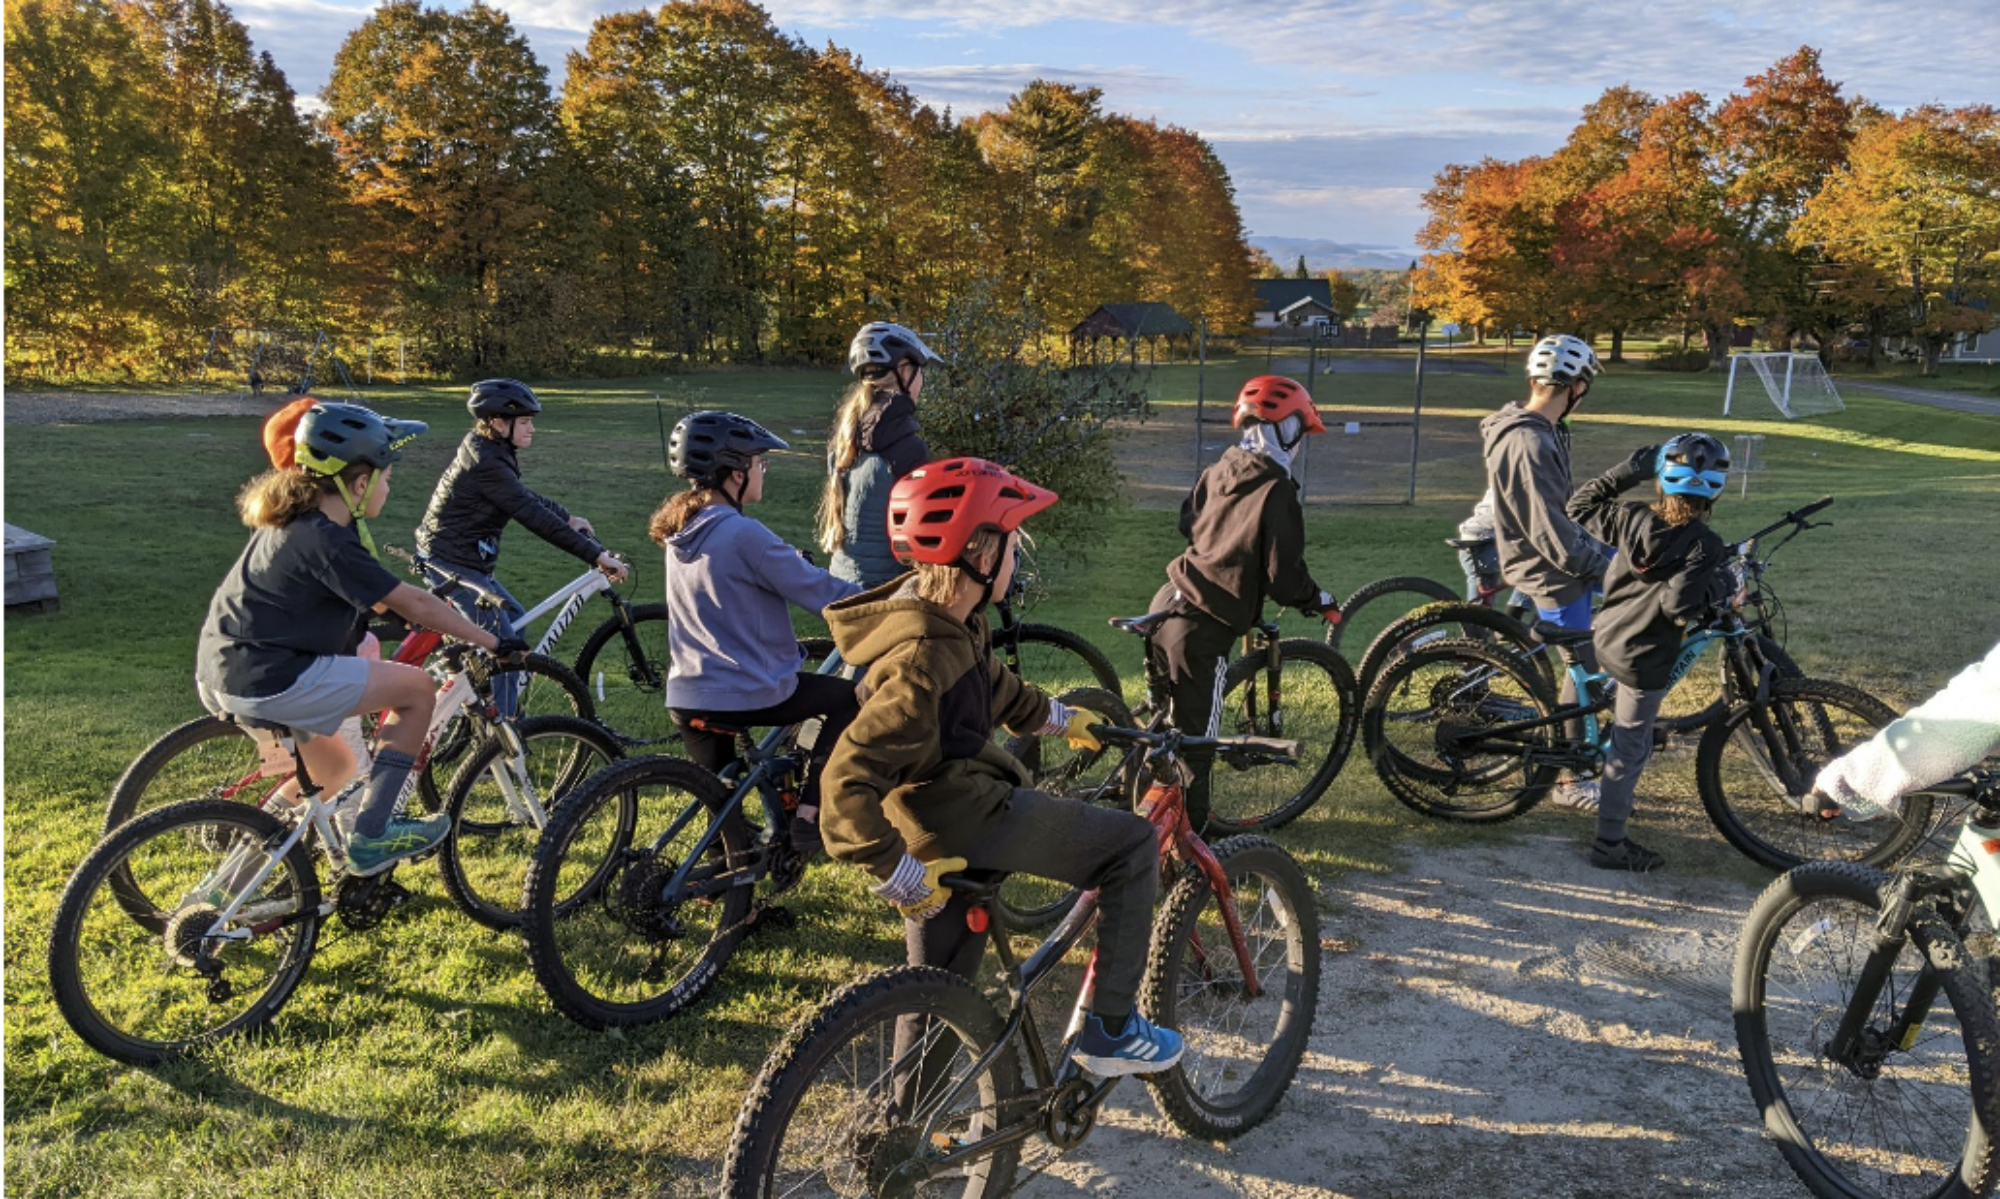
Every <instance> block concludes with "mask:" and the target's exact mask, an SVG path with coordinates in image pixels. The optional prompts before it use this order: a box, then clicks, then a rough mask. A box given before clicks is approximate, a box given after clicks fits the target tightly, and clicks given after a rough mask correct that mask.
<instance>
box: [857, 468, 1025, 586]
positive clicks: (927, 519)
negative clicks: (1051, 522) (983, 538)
mask: <svg viewBox="0 0 2000 1199" xmlns="http://www.w3.org/2000/svg"><path fill="white" fill-rule="evenodd" d="M1055 502H1056V493H1055V492H1053V491H1050V490H1049V489H1048V488H1046V487H1037V486H1035V485H1034V484H1033V483H1030V482H1028V481H1027V480H1026V479H1023V478H1022V477H1020V476H1019V475H1017V474H1015V473H1014V472H1012V471H1010V470H1008V469H1007V468H1006V467H1004V466H1000V465H997V464H996V463H992V462H988V461H986V460H985V459H984V458H947V459H945V460H944V461H943V462H932V463H930V464H929V465H926V466H920V467H918V468H917V469H915V470H913V471H911V472H910V473H909V474H907V475H904V476H903V477H902V478H901V479H898V480H897V481H896V486H895V487H893V488H891V489H890V491H889V548H890V549H891V550H892V551H894V553H895V555H896V561H898V562H901V563H902V564H904V565H905V566H908V565H910V564H912V563H916V562H931V563H935V564H937V565H940V566H957V567H959V568H960V569H963V570H968V571H971V572H972V573H973V575H974V577H977V576H978V572H977V571H976V570H974V569H973V568H972V567H971V566H969V565H968V564H967V563H966V562H965V561H964V560H963V559H964V556H965V544H966V542H968V541H970V540H972V535H973V534H974V533H976V532H978V531H979V530H980V529H983V528H988V527H991V528H996V529H999V530H1000V531H1001V532H1003V533H1011V532H1013V531H1014V530H1015V529H1018V528H1020V527H1021V522H1022V521H1025V520H1027V519H1028V518H1029V517H1030V516H1033V515H1034V514H1035V513H1037V512H1040V511H1041V510H1042V509H1044V508H1046V507H1048V506H1049V505H1051V504H1053V503H1055ZM989 581H990V580H989Z"/></svg>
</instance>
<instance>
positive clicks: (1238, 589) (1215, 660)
mask: <svg viewBox="0 0 2000 1199" xmlns="http://www.w3.org/2000/svg"><path fill="white" fill-rule="evenodd" d="M1230 423H1231V424H1233V425H1235V426H1236V427H1237V428H1239V429H1242V430H1243V431H1244V432H1243V442H1242V444H1241V445H1238V446H1233V447H1231V448H1230V449H1228V450H1225V451H1224V452H1223V455H1222V457H1220V458H1218V459H1216V460H1215V462H1214V464H1213V465H1211V466H1209V467H1208V469H1206V470H1204V471H1202V472H1201V478H1199V479H1197V480H1195V485H1194V490H1193V491H1191V492H1189V493H1188V497H1187V499H1186V500H1185V501H1183V502H1182V503H1181V536H1183V537H1185V538H1187V542H1188V548H1187V550H1186V552H1184V553H1182V554H1181V556H1180V557H1178V558H1175V559H1174V560H1173V561H1172V562H1169V563H1168V564H1167V585H1166V586H1165V587H1162V588H1160V590H1159V593H1158V594H1156V595H1154V596H1153V605H1152V607H1151V608H1150V609H1148V611H1152V612H1172V613H1174V615H1175V616H1177V617H1179V618H1180V619H1177V620H1169V621H1167V622H1165V623H1164V624H1162V625H1161V626H1160V631H1159V632H1158V633H1156V634H1154V636H1153V639H1152V641H1151V642H1150V643H1149V652H1150V653H1151V655H1152V657H1153V663H1152V665H1153V668H1154V669H1155V670H1157V671H1159V672H1160V673H1161V674H1162V675H1164V676H1165V678H1166V680H1167V686H1168V693H1169V697H1170V702H1171V705H1172V706H1171V709H1170V712H1169V715H1171V716H1172V718H1173V722H1174V727H1175V728H1177V729H1179V730H1180V731H1181V732H1183V733H1187V734H1189V735H1191V736H1196V737H1201V736H1208V737H1213V736H1215V735H1216V717H1217V716H1218V715H1219V709H1220V708H1221V706H1222V676H1223V673H1224V671H1226V670H1227V669H1228V666H1229V647H1230V646H1231V645H1233V644H1234V643H1235V641H1236V639H1237V638H1238V637H1241V636H1242V635H1243V634H1245V633H1247V632H1249V631H1250V629H1251V627H1252V626H1253V625H1255V624H1256V623H1257V622H1258V621H1259V620H1261V619H1263V615H1264V601H1265V600H1266V599H1273V600H1276V601H1277V602H1278V603H1280V604H1282V605H1283V606H1285V607H1287V608H1298V609H1300V610H1301V611H1303V612H1305V613H1307V614H1308V615H1312V616H1326V617H1328V618H1329V619H1338V618H1339V617H1338V613H1339V606H1338V605H1337V604H1335V603H1334V599H1333V597H1332V596H1331V595H1328V594H1327V593H1326V592H1325V591H1322V590H1321V589H1320V585H1319V584H1318V583H1316V582H1314V581H1313V577H1312V572H1311V571H1310V570H1308V569H1307V568H1306V514H1305V506H1304V505H1303V504H1301V503H1300V502H1299V489H1298V484H1297V483H1295V482H1293V480H1292V473H1291V464H1292V452H1293V451H1294V450H1296V449H1297V448H1298V445H1299V442H1301V441H1303V440H1305V437H1306V435H1307V434H1308V433H1324V432H1326V425H1324V424H1323V423H1321V421H1320V419H1319V410H1318V409H1316V408H1314V407H1313V402H1312V396H1311V395H1309V394H1307V392H1306V389H1305V388H1303V387H1301V386H1299V385H1298V383H1296V382H1294V381H1293V380H1291V379H1287V378H1285V377H1284V376H1282V375H1259V376H1257V377H1256V378H1254V379H1252V380H1250V381H1249V382H1248V383H1245V384H1244V385H1243V390H1242V391H1241V392H1239V393H1238V394H1237V396H1236V412H1235V415H1234V416H1233V417H1232V418H1231V421H1230ZM1184 760H1185V761H1186V763H1187V766H1188V770H1189V773H1190V775H1191V777H1190V778H1189V780H1188V787H1187V809H1188V820H1189V821H1191V822H1192V823H1193V824H1194V827H1195V829H1196V830H1197V831H1199V830H1200V829H1201V828H1202V827H1203V826H1204V825H1206V824H1207V823H1208V810H1209V803H1208V776H1209V772H1210V768H1211V767H1212V766H1213V765H1214V754H1213V753H1212V752H1208V753H1204V752H1197V751H1192V750H1190V751H1188V752H1187V753H1186V754H1185V755H1184Z"/></svg>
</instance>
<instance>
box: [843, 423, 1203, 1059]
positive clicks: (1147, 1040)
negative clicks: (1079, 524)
mask: <svg viewBox="0 0 2000 1199" xmlns="http://www.w3.org/2000/svg"><path fill="white" fill-rule="evenodd" d="M1055 502H1056V495H1055V493H1054V492H1052V491H1047V490H1044V489H1043V488H1040V487H1037V486H1035V485H1034V484H1032V483H1030V482H1028V481H1027V480H1025V479H1021V478H1018V477H1016V476H1015V475H1013V474H1011V473H1010V472H1008V471H1007V470H1005V469H1004V468H1002V467H999V466H996V465H994V464H993V463H991V462H986V461H983V460H981V459H977V458H953V459H949V460H946V461H943V462H935V463H931V464H929V465H927V466H922V467H919V468H918V469H916V470H915V471H912V472H911V473H910V474H909V475H907V476H905V477H904V478H903V479H902V480H901V481H900V482H898V483H897V484H896V486H895V488H894V489H893V491H892V492H891V494H890V499H889V512H888V516H889V533H890V539H891V543H892V545H893V546H894V547H895V552H896V556H897V558H898V559H900V560H901V561H903V562H905V563H907V564H909V565H910V566H911V568H912V569H911V570H910V571H909V573H907V574H904V575H902V576H900V577H898V578H896V579H894V580H892V581H890V582H889V583H886V584H884V585H883V586H881V587H877V588H875V589H873V590H871V591H865V592H863V593H861V594H860V595H857V596H854V597H853V598H851V599H846V600H842V601H841V602H839V603H837V604H834V605H833V606H832V607H830V608H828V609H827V623H828V624H829V625H830V626H831V627H832V630H833V639H834V644H835V645H836V646H838V647H839V649H840V652H841V654H842V656H844V657H846V658H848V659H849V660H850V661H854V662H859V663H865V664H866V674H865V676H864V690H865V694H866V696H867V698H866V699H864V700H863V701H862V704H861V712H860V714H859V715H858V716H856V717H855V719H854V722H853V723H852V724H850V725H849V726H848V728H847V731H846V732H845V733H844V734H843V735H842V736H841V738H840V743H839V744H838V745H837V746H835V748H834V751H833V758H832V760H831V761H829V762H828V763H827V768H826V775H825V779H824V782H823V790H824V794H825V810H824V811H823V812H822V814H821V819H820V823H821V832H822V833H823V835H824V836H825V839H826V848H827V852H828V853H830V854H831V855H832V856H833V857H835V858H837V859H839V860H841V861H846V862H854V863H856V864H858V865H861V866H863V867H865V868H866V869H867V870H868V871H869V872H870V873H872V874H873V875H874V876H875V877H876V879H877V880H878V882H877V884H876V886H875V888H874V890H875V893H876V894H878V895H880V896H882V897H883V898H884V899H887V900H888V901H889V902H890V903H892V904H894V905H895V906H896V908H897V910H898V911H900V912H901V913H902V914H903V917H904V921H905V923H904V933H903V935H904V942H905V945H906V947H907V950H908V953H909V960H910V963H911V964H912V965H933V966H942V967H944V968H946V969H949V970H951V971H953V972H954V973H956V974H958V975H960V976H962V977H965V978H971V977H973V975H974V972H975V970H976V969H977V967H978V964H979V959H980V957H981V955H982V953H983V952H984V949H985V939H984V935H983V934H982V933H974V932H972V931H971V930H970V929H969V928H968V925H967V921H966V908H967V905H966V904H965V903H964V902H963V901H962V900H956V899H954V898H953V896H952V895H951V893H950V891H949V889H948V888H946V887H944V886H943V885H942V883H941V882H940V881H939V880H940V879H941V878H942V876H944V875H946V874H949V873H952V872H954V871H958V870H964V869H966V868H967V867H968V864H969V865H970V866H971V867H972V868H975V869H979V870H998V871H1012V872H1019V873H1024V874H1031V875H1034V876H1036V877H1038V878H1050V879H1055V880H1057V881H1060V882H1063V883H1067V884H1068V885H1070V886H1073V887H1096V888H1099V890H1100V894H1101V897H1102V901H1101V906H1100V913H1101V914H1100V917H1099V919H1100V921H1101V923H1100V924H1099V925H1098V930H1097V944H1098V961H1097V990H1096V996H1095V999H1094V1000H1093V1002H1092V1010H1091V1014H1090V1015H1089V1016H1088V1017H1087V1018H1086V1019H1085V1020H1084V1027H1083V1032H1082V1035H1081V1038H1080V1040H1079V1042H1078V1044H1077V1050H1076V1060H1077V1062H1078V1064H1079V1065H1081V1066H1082V1067H1083V1068H1085V1069H1087V1070H1090V1071H1092V1072H1093V1073H1096V1074H1098V1075H1099V1076H1111V1075H1124V1074H1150V1073H1154V1072H1157V1071H1160V1070H1165V1069H1168V1068H1170V1067H1172V1066H1173V1064H1174V1063H1175V1062H1176V1061H1178V1060H1179V1058H1180V1054H1181V1039H1180V1037H1179V1036H1178V1035H1177V1034H1175V1033H1174V1032H1172V1031H1171V1030H1168V1029H1164V1028H1156V1027H1154V1026H1153V1025H1152V1024H1151V1023H1149V1022H1148V1021H1147V1020H1146V1018H1145V1017H1144V1016H1142V1015H1140V1014H1139V1013H1138V1011H1137V1010H1136V1000H1137V996H1138V990H1139V981H1140V977H1141V975H1142V974H1143V972H1144V970H1145V965H1146V946H1147V942H1148V939H1149V936H1150V927H1151V922H1152V905H1153V893H1154V890H1155V888H1156V887H1157V885H1158V874H1159V850H1158V847H1157V843H1156V841H1155V839H1154V835H1153V828H1152V825H1150V824H1149V823H1147V821H1146V820H1145V819H1144V818H1143V817H1140V816H1136V815H1133V814H1132V813H1130V812H1119V811H1114V810H1111V809H1108V808H1102V807H1096V806H1092V805H1089V804H1084V803H1079V802H1076V801H1073V800H1063V799H1057V798H1054V797H1052V796H1049V795H1045V794H1043V793H1041V792H1039V791H1035V790H1033V789H1031V788H1029V787H1028V786H1027V783H1028V774H1027V772H1026V771H1025V770H1024V769H1023V768H1022V767H1021V764H1020V763H1019V762H1017V761H1015V760H1014V759H1013V758H1012V757H1010V756H1009V755H1008V754H1007V753H1006V752H1005V751H1004V750H1002V749H1001V748H1000V747H999V746H997V745H995V744H994V743H993V726H994V724H995V723H996V722H997V723H999V724H1003V725H1005V726H1007V727H1008V728H1010V729H1012V730H1014V731H1016V732H1021V733H1040V734H1042V735H1044V736H1053V735H1058V734H1060V735H1063V736H1066V737H1067V738H1068V740H1069V742H1070V744H1071V745H1072V746H1076V747H1078V748H1089V749H1097V748H1101V747H1100V746H1099V745H1098V742H1097V739H1096V738H1095V737H1094V736H1092V735H1091V733H1090V731H1089V728H1088V726H1089V723H1090V721H1091V720H1092V719H1093V718H1092V717H1091V715H1090V714H1089V713H1086V712H1073V711H1071V710H1069V709H1068V708H1066V707H1065V706H1064V705H1062V704H1059V703H1056V702H1054V701H1052V700H1051V699H1049V697H1048V696H1046V695H1044V694H1042V692H1041V691H1040V690H1039V689H1037V688H1036V687H1035V686H1033V685H1032V684H1030V683H1026V682H1023V681H1022V680H1021V679H1020V678H1019V677H1018V676H1016V675H1015V674H1014V673H1013V672H1012V671H1010V670H1008V669H1007V668H1006V666H1004V665H1003V664H1001V663H1000V662H999V661H998V660H997V659H995V657H994V656H993V653H992V650H991V648H990V647H989V645H988V642H987V633H986V615H985V611H986V606H987V605H988V604H989V603H991V602H992V600H993V597H994V596H996V595H1002V594H1005V592H1006V589H1007V586H1008V584H1009V583H1010V582H1011V581H1012V575H1013V572H1014V549H1015V546H1016V544H1017V543H1018V541H1019V537H1020V534H1019V529H1020V527H1021V523H1022V522H1023V521H1025V520H1027V519H1028V518H1029V517H1030V516H1032V515H1034V514H1035V513H1037V512H1039V511H1041V510H1042V509H1044V508H1047V507H1048V506H1049V505H1051V504H1053V503H1055Z"/></svg>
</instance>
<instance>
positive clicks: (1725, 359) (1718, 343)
mask: <svg viewBox="0 0 2000 1199" xmlns="http://www.w3.org/2000/svg"><path fill="white" fill-rule="evenodd" d="M1729 331H1730V326H1728V325H1712V324H1711V325H1703V326H1702V328H1701V333H1702V336H1703V337H1705V338H1707V339H1708V369H1710V370H1712V371H1720V370H1728V369H1729Z"/></svg>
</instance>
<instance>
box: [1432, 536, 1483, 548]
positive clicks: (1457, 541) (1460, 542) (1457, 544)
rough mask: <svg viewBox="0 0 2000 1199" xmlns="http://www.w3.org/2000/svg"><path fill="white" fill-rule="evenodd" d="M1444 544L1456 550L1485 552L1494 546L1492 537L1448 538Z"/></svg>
mask: <svg viewBox="0 0 2000 1199" xmlns="http://www.w3.org/2000/svg"><path fill="white" fill-rule="evenodd" d="M1444 543H1445V544H1446V545H1448V546H1450V547H1451V548H1453V549H1455V550H1483V549H1485V548H1486V547H1487V546H1489V545H1492V544H1493V539H1492V538H1491V537H1476V538H1475V537H1447V538H1445V539H1444Z"/></svg>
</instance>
